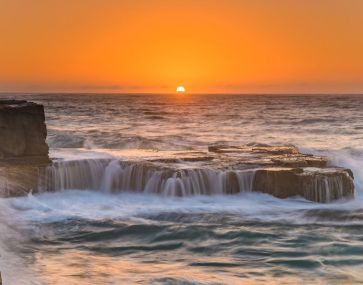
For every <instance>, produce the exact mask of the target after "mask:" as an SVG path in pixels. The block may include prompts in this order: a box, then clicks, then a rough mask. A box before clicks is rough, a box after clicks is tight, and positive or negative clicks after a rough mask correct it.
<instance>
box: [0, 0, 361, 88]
mask: <svg viewBox="0 0 363 285" xmlns="http://www.w3.org/2000/svg"><path fill="white" fill-rule="evenodd" d="M179 85H183V86H185V87H186V89H187V91H188V92H190V93H363V1H362V0H318V1H317V0H301V1H298V0H218V1H217V0H180V1H179V0H169V1H168V0H118V1H116V0H107V1H104V0H68V1H67V0H0V92H120V93H172V92H175V89H176V87H177V86H179Z"/></svg>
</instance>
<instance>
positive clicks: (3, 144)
mask: <svg viewBox="0 0 363 285" xmlns="http://www.w3.org/2000/svg"><path fill="white" fill-rule="evenodd" d="M46 137H47V129H46V125H45V116H44V108H43V106H42V105H39V104H36V103H32V102H27V101H23V100H0V196H1V197H8V196H21V195H26V194H27V193H29V192H31V191H34V192H36V191H38V179H39V174H40V172H41V171H42V169H44V167H45V166H46V165H48V164H49V163H50V159H49V156H48V145H47V143H46Z"/></svg>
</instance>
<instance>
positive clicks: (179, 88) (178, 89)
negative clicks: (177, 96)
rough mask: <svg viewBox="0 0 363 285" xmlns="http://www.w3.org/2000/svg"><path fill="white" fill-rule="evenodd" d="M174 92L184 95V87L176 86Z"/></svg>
mask: <svg viewBox="0 0 363 285" xmlns="http://www.w3.org/2000/svg"><path fill="white" fill-rule="evenodd" d="M176 92H177V93H184V92H185V88H184V86H178V87H177V88H176Z"/></svg>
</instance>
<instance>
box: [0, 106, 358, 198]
mask: <svg viewBox="0 0 363 285" xmlns="http://www.w3.org/2000/svg"><path fill="white" fill-rule="evenodd" d="M46 134H47V132H46V126H45V123H44V110H43V106H41V105H38V104H35V103H29V102H26V101H0V138H1V141H0V196H2V197H9V196H19V195H25V194H27V193H29V192H30V191H33V192H38V191H58V190H66V189H91V190H95V191H109V192H117V191H137V192H148V193H158V194H162V195H171V196H188V195H210V194H237V193H241V192H261V193H268V194H270V195H273V196H275V197H278V198H288V197H293V196H301V197H304V198H306V199H308V200H311V201H314V202H323V203H325V202H331V201H334V200H337V199H341V198H351V197H353V196H354V183H353V179H354V177H353V173H352V172H351V171H350V170H349V169H344V168H339V167H335V166H332V165H329V164H330V163H329V159H328V158H327V157H323V156H317V155H311V154H302V153H300V152H299V150H298V149H297V148H296V147H295V146H289V145H288V146H270V145H266V144H256V143H252V144H248V145H242V146H223V145H213V146H209V147H208V152H203V151H150V150H118V151H117V152H115V157H108V158H104V157H103V158H99V159H87V157H94V153H92V154H91V155H89V154H88V155H87V153H86V152H87V151H86V150H85V151H84V154H85V156H84V157H85V159H77V160H71V159H70V160H69V155H68V156H66V155H62V154H61V153H56V152H55V153H53V157H54V158H55V159H54V161H53V162H52V163H51V164H50V163H49V162H50V161H49V157H48V146H47V144H46ZM62 157H68V160H67V159H62ZM77 157H82V150H77ZM117 157H119V158H117ZM120 157H122V159H120Z"/></svg>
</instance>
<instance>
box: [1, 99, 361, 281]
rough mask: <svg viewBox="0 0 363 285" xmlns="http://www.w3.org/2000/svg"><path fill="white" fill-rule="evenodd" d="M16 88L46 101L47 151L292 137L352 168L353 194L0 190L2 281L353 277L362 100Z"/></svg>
mask: <svg viewBox="0 0 363 285" xmlns="http://www.w3.org/2000/svg"><path fill="white" fill-rule="evenodd" d="M3 96H5V95H3ZM12 96H14V95H12ZM16 97H18V98H19V97H25V98H27V99H32V100H34V101H37V102H41V103H43V104H45V108H46V120H47V125H48V142H49V145H50V148H51V153H52V152H55V151H59V150H61V151H62V153H63V154H65V155H68V156H74V153H76V152H77V149H87V150H88V151H89V152H90V153H91V154H92V152H93V151H95V153H96V152H97V150H99V149H102V151H103V152H105V153H107V150H109V154H108V155H111V154H112V151H114V150H118V149H125V148H138V149H155V150H175V149H201V150H204V149H206V147H207V146H208V145H209V144H211V143H216V142H218V143H225V144H244V143H248V142H251V141H255V142H263V143H271V144H286V143H292V144H295V145H297V146H299V147H300V148H301V149H302V150H303V151H305V152H313V153H322V154H325V155H329V156H330V157H331V158H332V159H333V162H334V163H337V164H339V165H342V166H346V167H350V168H351V169H352V170H353V172H354V176H355V186H356V197H355V199H353V200H349V201H337V202H335V203H332V204H324V205H322V204H315V203H312V202H308V201H306V200H303V199H301V198H298V197H296V198H292V199H286V200H280V199H276V198H273V197H271V196H268V195H263V194H256V193H255V194H252V193H242V194H238V195H233V196H232V195H214V196H194V197H184V198H180V197H163V196H158V195H150V194H141V193H127V192H125V193H117V194H110V193H105V192H104V191H102V189H98V191H94V190H93V191H87V190H83V191H80V190H79V189H72V190H67V191H60V192H54V193H43V194H37V195H29V196H27V197H21V198H11V199H1V200H0V221H1V223H0V232H1V237H0V250H1V257H0V268H1V271H2V274H3V279H4V281H5V282H4V283H5V284H16V285H17V284H37V285H38V284H52V285H53V284H61V285H68V284H69V285H72V284H80V285H83V284H87V285H88V284H302V283H307V284H359V283H363V273H362V272H363V200H362V195H361V191H362V185H363V184H362V182H363V181H362V179H363V176H362V169H363V149H362V148H361V146H362V143H363V123H362V122H363V112H362V111H361V110H362V107H363V97H360V96H305V97H295V96H236V95H234V96H222V95H220V96H203V95H198V96H197V95H190V96H189V97H187V96H184V97H176V96H174V95H123V96H116V95H33V94H31V95H17V96H16ZM97 155H98V156H99V152H97Z"/></svg>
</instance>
